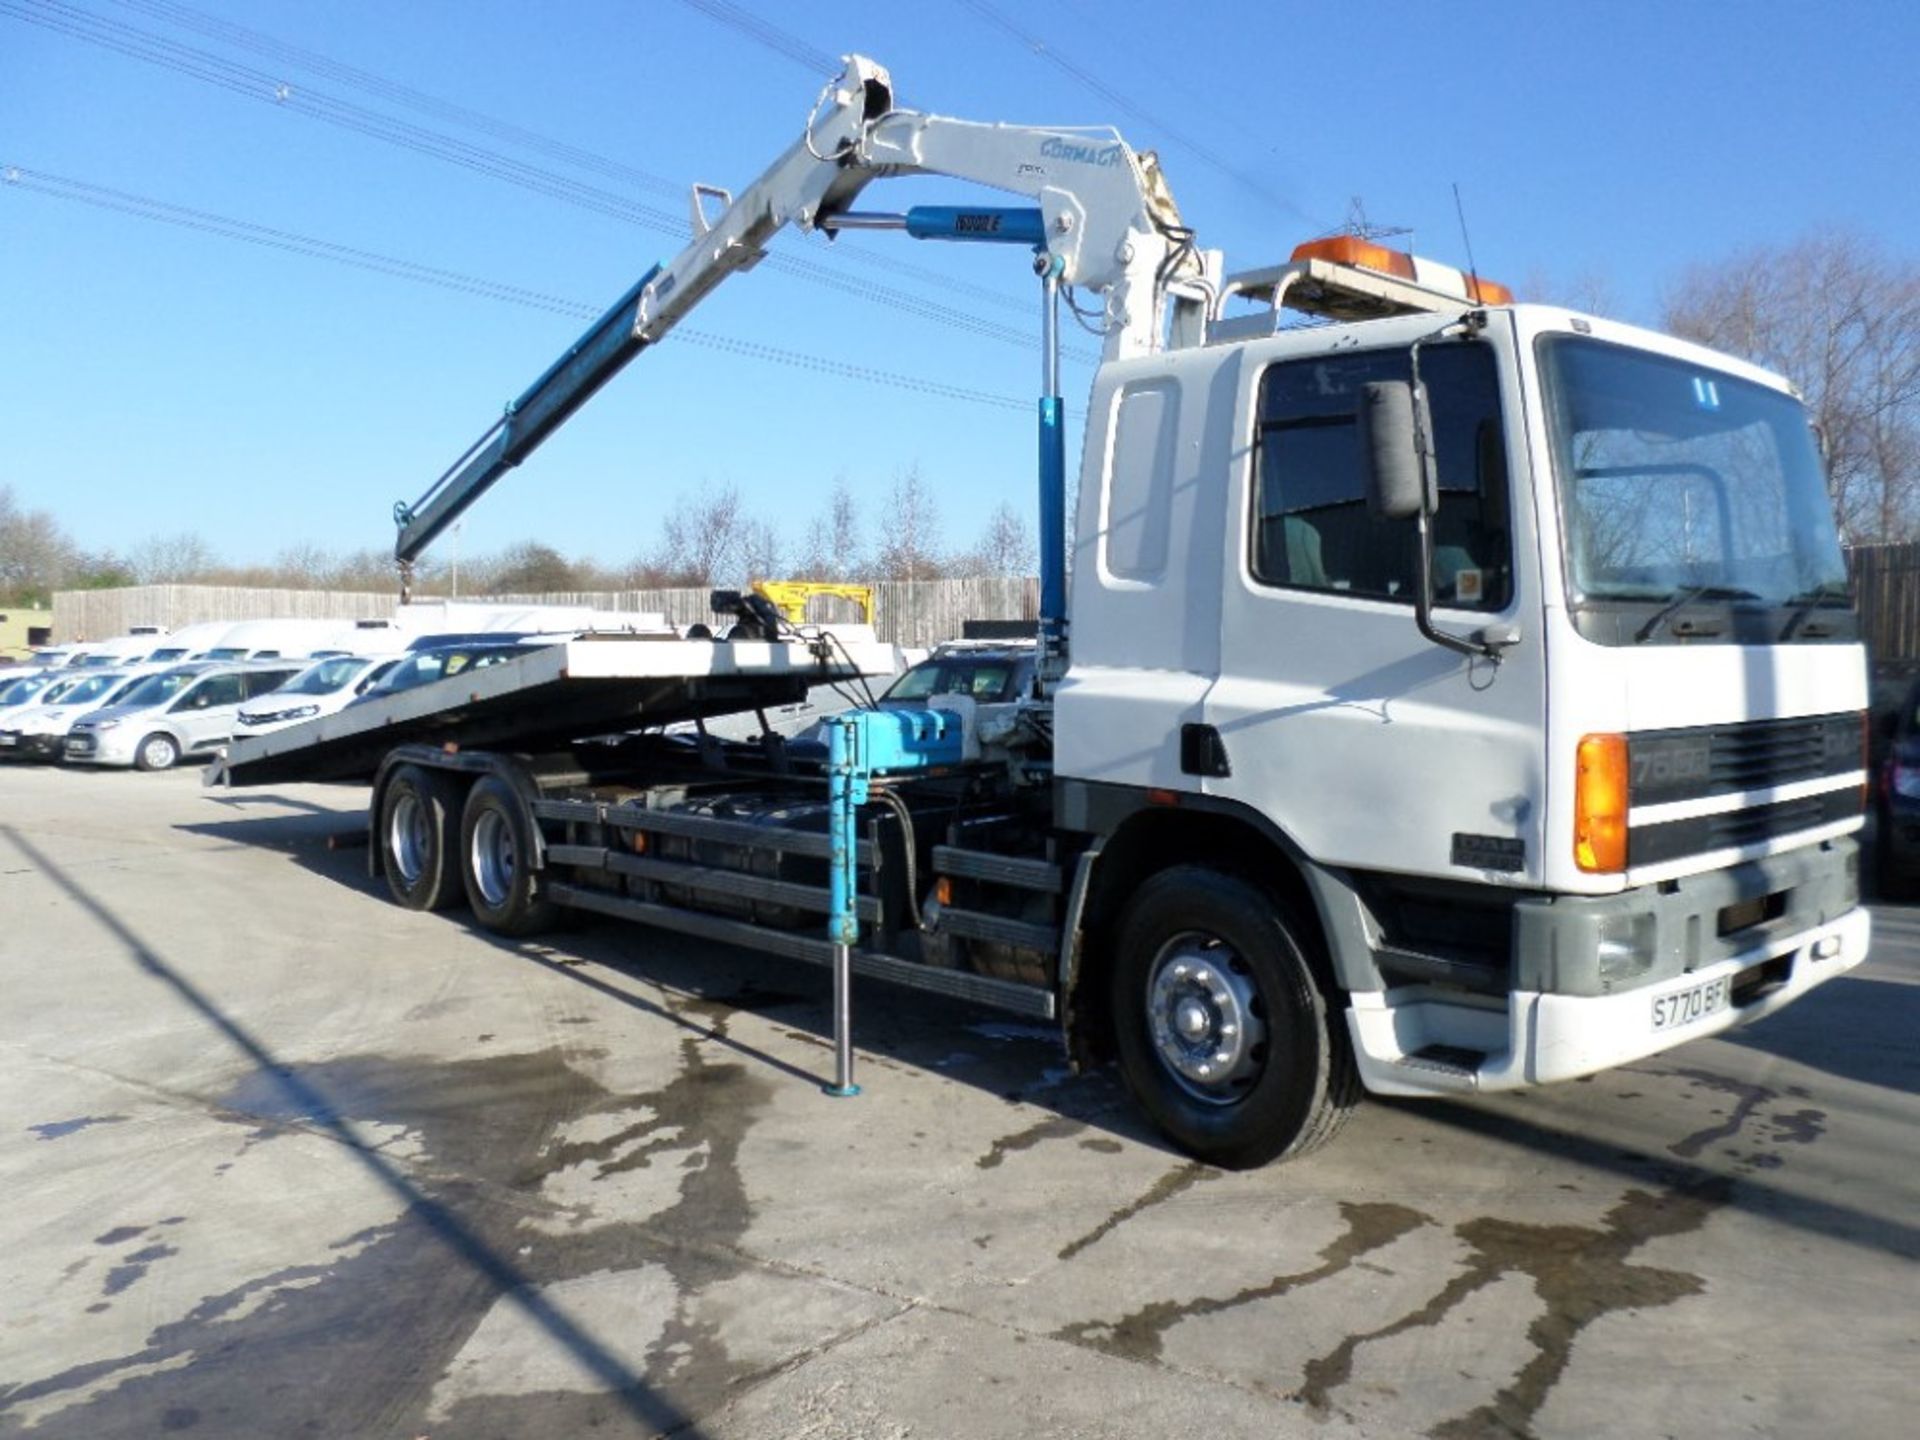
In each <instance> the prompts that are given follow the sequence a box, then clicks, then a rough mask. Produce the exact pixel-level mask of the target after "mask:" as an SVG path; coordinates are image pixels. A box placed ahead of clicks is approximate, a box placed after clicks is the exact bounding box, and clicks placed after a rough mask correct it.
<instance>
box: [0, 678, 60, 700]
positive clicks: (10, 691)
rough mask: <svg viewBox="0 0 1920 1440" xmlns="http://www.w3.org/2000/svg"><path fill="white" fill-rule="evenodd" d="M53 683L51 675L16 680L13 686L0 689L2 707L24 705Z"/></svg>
mask: <svg viewBox="0 0 1920 1440" xmlns="http://www.w3.org/2000/svg"><path fill="white" fill-rule="evenodd" d="M52 683H53V677H52V676H51V675H28V676H26V677H25V678H23V679H20V680H15V681H14V682H13V683H12V684H11V685H8V686H6V687H5V688H4V689H0V706H7V705H24V704H26V702H27V701H29V700H31V699H33V697H34V696H36V695H38V694H39V693H40V692H41V691H42V690H45V689H46V688H47V686H48V685H50V684H52Z"/></svg>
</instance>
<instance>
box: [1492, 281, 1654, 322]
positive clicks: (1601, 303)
mask: <svg viewBox="0 0 1920 1440" xmlns="http://www.w3.org/2000/svg"><path fill="white" fill-rule="evenodd" d="M1519 294H1520V297H1521V298H1522V299H1524V300H1533V301H1538V302H1539V303H1540V304H1542V305H1562V306H1565V307H1566V308H1567V309H1569V310H1578V311H1580V312H1581V313H1582V314H1583V315H1604V316H1606V317H1607V318H1608V319H1611V320H1626V319H1630V318H1632V317H1630V316H1629V315H1628V314H1627V307H1626V305H1625V303H1624V302H1623V301H1622V300H1621V299H1620V292H1619V289H1618V287H1617V286H1615V284H1614V281H1613V276H1612V274H1611V273H1610V272H1608V271H1606V270H1598V269H1596V270H1582V271H1580V272H1579V273H1578V274H1575V275H1572V276H1569V277H1559V276H1555V275H1552V274H1550V273H1548V272H1547V271H1545V270H1538V269H1536V270H1533V271H1531V272H1529V273H1528V275H1527V277H1526V279H1525V281H1524V282H1522V283H1521V285H1520V286H1519Z"/></svg>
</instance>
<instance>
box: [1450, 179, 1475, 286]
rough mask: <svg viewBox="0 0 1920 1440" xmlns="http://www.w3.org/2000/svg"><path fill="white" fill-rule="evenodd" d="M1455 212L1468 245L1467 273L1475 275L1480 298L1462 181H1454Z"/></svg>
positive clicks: (1461, 241)
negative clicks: (1461, 187)
mask: <svg viewBox="0 0 1920 1440" xmlns="http://www.w3.org/2000/svg"><path fill="white" fill-rule="evenodd" d="M1453 213H1454V214H1456V215H1458V216H1459V217H1460V243H1461V244H1463V245H1465V246H1466V247H1467V274H1468V275H1470V276H1472V277H1473V298H1474V299H1475V300H1478V299H1479V298H1480V267H1479V266H1478V265H1476V264H1475V263H1474V260H1473V237H1472V236H1471V235H1469V234H1468V233H1467V207H1466V206H1464V205H1462V204H1461V203H1460V182H1459V181H1458V180H1456V181H1454V182H1453Z"/></svg>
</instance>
